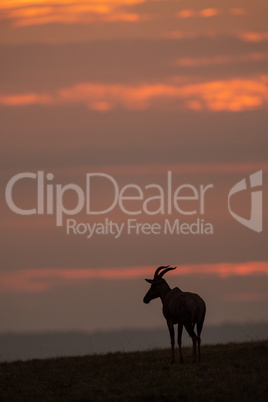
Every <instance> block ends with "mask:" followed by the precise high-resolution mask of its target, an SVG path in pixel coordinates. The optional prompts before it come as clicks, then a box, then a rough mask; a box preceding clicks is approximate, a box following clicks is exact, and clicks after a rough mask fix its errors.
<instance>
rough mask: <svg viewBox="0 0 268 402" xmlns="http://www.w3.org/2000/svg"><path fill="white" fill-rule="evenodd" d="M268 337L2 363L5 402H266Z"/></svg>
mask: <svg viewBox="0 0 268 402" xmlns="http://www.w3.org/2000/svg"><path fill="white" fill-rule="evenodd" d="M267 351H268V341H261V342H249V343H241V344H227V345H213V346H209V345H205V346H203V348H202V352H203V354H202V362H201V363H200V364H195V363H191V349H190V348H184V349H183V354H184V357H185V361H186V362H185V363H184V364H179V363H176V364H174V365H171V364H170V351H169V350H168V349H165V350H152V351H147V352H131V353H110V354H107V355H92V356H84V357H68V358H66V357H65V358H57V359H48V360H30V361H26V362H21V361H17V362H12V363H1V364H0V383H1V390H0V400H1V401H12V402H13V401H14V402H15V401H83V400H84V401H180V400H185V401H228V400H229V401H230V402H231V401H253V400H255V401H258V402H259V401H266V400H267V394H268V355H267Z"/></svg>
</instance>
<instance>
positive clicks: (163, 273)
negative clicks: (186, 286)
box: [158, 267, 177, 278]
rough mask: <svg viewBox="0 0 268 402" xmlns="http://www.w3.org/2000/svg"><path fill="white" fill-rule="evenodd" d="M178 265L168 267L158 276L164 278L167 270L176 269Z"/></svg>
mask: <svg viewBox="0 0 268 402" xmlns="http://www.w3.org/2000/svg"><path fill="white" fill-rule="evenodd" d="M176 268H177V267H170V268H166V269H165V270H164V271H162V272H161V273H160V274H159V275H158V278H162V276H163V275H165V273H166V272H168V271H170V270H173V269H176Z"/></svg>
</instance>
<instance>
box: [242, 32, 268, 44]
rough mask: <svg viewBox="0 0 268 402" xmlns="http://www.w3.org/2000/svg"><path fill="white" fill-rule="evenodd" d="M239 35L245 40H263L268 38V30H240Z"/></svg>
mask: <svg viewBox="0 0 268 402" xmlns="http://www.w3.org/2000/svg"><path fill="white" fill-rule="evenodd" d="M238 37H239V39H242V40H243V41H245V42H263V41H267V40H268V32H253V31H248V32H240V33H238Z"/></svg>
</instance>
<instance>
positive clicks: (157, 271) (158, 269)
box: [154, 265, 169, 279]
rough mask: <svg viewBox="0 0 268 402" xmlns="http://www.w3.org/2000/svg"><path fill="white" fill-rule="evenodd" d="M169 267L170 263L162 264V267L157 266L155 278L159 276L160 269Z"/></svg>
mask: <svg viewBox="0 0 268 402" xmlns="http://www.w3.org/2000/svg"><path fill="white" fill-rule="evenodd" d="M168 267H169V265H165V266H164V265H162V266H161V267H159V268H157V270H156V271H155V273H154V279H155V278H156V277H157V276H158V273H159V271H161V269H165V268H168Z"/></svg>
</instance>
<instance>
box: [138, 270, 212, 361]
mask: <svg viewBox="0 0 268 402" xmlns="http://www.w3.org/2000/svg"><path fill="white" fill-rule="evenodd" d="M176 268H177V267H170V266H169V265H166V266H161V267H159V268H157V269H156V271H155V274H154V278H153V279H145V280H146V281H147V282H149V283H150V284H151V287H150V289H149V290H148V292H147V293H146V295H145V296H144V299H143V302H144V303H146V304H148V303H149V302H150V301H151V300H153V299H156V298H157V297H160V299H161V301H162V304H163V315H164V317H165V319H166V321H167V326H168V329H169V334H170V341H171V363H174V362H175V353H174V347H175V334H174V325H176V324H178V346H179V359H180V362H182V363H183V358H182V351H181V336H182V330H183V326H184V327H185V329H186V331H187V332H188V334H189V336H190V337H191V338H192V341H193V361H194V362H196V361H197V359H196V342H197V345H198V362H199V361H200V344H201V338H200V335H201V332H202V328H203V323H204V319H205V315H206V304H205V302H204V300H203V299H202V298H201V297H200V296H199V295H197V294H196V293H190V292H183V291H182V290H181V289H179V288H178V287H176V288H174V289H171V288H170V287H169V285H168V284H167V282H166V281H165V279H163V275H165V273H166V272H168V271H170V270H174V269H176ZM195 325H196V330H197V335H196V333H195V331H194V328H195Z"/></svg>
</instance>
